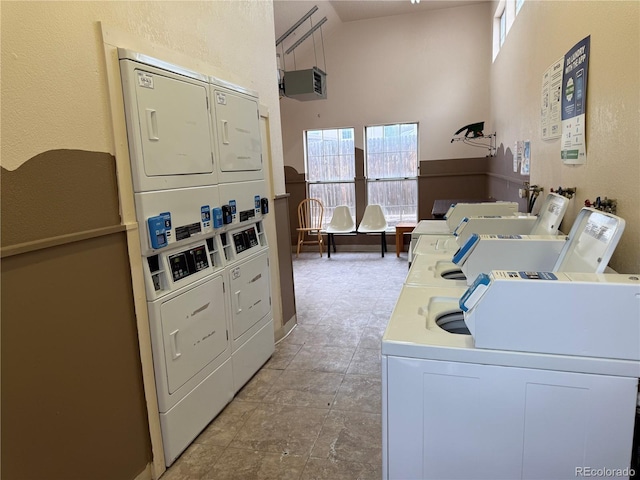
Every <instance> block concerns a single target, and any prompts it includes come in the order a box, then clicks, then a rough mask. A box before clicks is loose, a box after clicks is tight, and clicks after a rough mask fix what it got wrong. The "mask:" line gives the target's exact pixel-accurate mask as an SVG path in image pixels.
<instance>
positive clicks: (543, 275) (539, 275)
mask: <svg viewBox="0 0 640 480" xmlns="http://www.w3.org/2000/svg"><path fill="white" fill-rule="evenodd" d="M509 273H510V274H511V273H513V272H509ZM518 275H519V276H520V278H524V279H525V280H557V279H558V277H556V276H555V275H554V274H553V273H551V272H518ZM509 276H511V275H509Z"/></svg>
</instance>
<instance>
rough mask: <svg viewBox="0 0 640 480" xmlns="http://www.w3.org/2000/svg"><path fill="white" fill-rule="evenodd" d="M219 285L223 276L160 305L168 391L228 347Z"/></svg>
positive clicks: (171, 391) (222, 295) (178, 386)
mask: <svg viewBox="0 0 640 480" xmlns="http://www.w3.org/2000/svg"><path fill="white" fill-rule="evenodd" d="M222 284H223V281H222V277H221V276H218V277H216V278H213V279H211V280H209V281H207V282H206V283H204V284H202V285H199V286H197V287H195V288H193V289H191V290H188V291H186V292H184V293H183V294H181V295H178V296H176V297H174V298H172V299H171V300H168V301H166V302H164V303H163V304H162V306H161V309H160V311H161V315H162V336H163V348H164V361H165V365H166V375H167V385H168V389H169V394H172V393H174V392H175V391H176V390H177V389H178V388H180V387H181V386H182V385H184V384H185V383H186V382H187V381H188V380H189V379H191V378H192V377H193V376H194V375H195V374H196V373H198V372H199V371H200V370H202V369H203V368H204V367H205V366H206V365H208V364H209V363H210V362H212V361H213V360H214V359H215V358H216V357H217V356H218V355H220V354H221V353H223V352H224V351H225V349H226V348H227V330H226V317H225V310H224V292H223V285H222Z"/></svg>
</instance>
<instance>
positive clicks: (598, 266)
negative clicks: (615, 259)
mask: <svg viewBox="0 0 640 480" xmlns="http://www.w3.org/2000/svg"><path fill="white" fill-rule="evenodd" d="M624 227H625V221H624V220H623V219H622V218H620V217H618V216H616V215H613V214H611V213H606V212H602V211H599V210H595V209H593V208H589V207H584V208H583V209H582V210H580V213H579V214H578V217H577V218H576V221H575V222H574V224H573V227H571V231H570V232H569V240H568V241H567V242H566V243H565V245H564V248H563V249H562V251H561V252H560V256H559V257H558V261H557V262H556V264H555V266H554V268H553V271H554V272H585V273H603V272H604V270H605V268H606V267H607V264H608V263H609V260H610V259H611V256H612V255H613V252H614V251H615V249H616V246H617V245H618V242H619V241H620V237H621V236H622V232H623V231H624Z"/></svg>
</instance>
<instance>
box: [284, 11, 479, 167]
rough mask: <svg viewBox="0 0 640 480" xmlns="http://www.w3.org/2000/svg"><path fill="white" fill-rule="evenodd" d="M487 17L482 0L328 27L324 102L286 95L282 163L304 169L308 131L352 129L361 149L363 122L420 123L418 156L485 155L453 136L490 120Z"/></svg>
mask: <svg viewBox="0 0 640 480" xmlns="http://www.w3.org/2000/svg"><path fill="white" fill-rule="evenodd" d="M286 3H287V5H289V4H291V5H292V6H291V8H294V7H295V5H296V4H299V3H303V4H307V5H308V2H297V1H294V2H286ZM288 8H289V7H288ZM307 9H308V7H307ZM302 10H304V11H303V12H302V13H304V12H305V11H306V9H305V8H304V6H303V8H302ZM488 14H489V4H486V3H485V4H477V5H472V6H464V7H454V8H447V9H442V10H433V11H428V12H422V13H417V14H412V15H397V16H393V17H386V18H376V19H372V20H362V21H357V22H347V23H340V24H339V25H337V26H335V25H331V26H330V28H331V34H330V35H327V36H325V37H324V46H325V57H326V68H327V99H326V100H316V101H310V102H301V101H298V100H294V99H290V98H286V97H285V98H283V99H282V100H281V115H282V135H283V145H284V163H285V165H287V166H292V167H294V168H295V169H296V170H297V171H298V172H304V150H303V143H302V142H303V131H304V130H307V129H314V128H336V127H353V128H355V144H356V147H358V148H364V144H363V131H364V127H365V126H366V125H376V124H380V123H395V122H419V124H420V144H419V159H420V160H439V159H448V158H473V157H477V156H478V155H479V154H483V153H482V150H480V149H477V148H473V147H469V146H466V145H463V144H462V142H455V143H451V138H452V136H453V133H454V132H455V131H456V130H458V129H459V128H460V127H462V126H463V125H467V124H469V123H473V122H477V121H482V120H486V121H488V120H489V119H488V116H489V88H488V78H489V69H490V66H491V45H490V41H491V28H490V25H489V24H488V23H486V22H482V21H480V20H479V19H481V18H485V17H486V16H488ZM331 21H333V20H330V22H331ZM323 28H324V27H323ZM297 60H298V65H300V64H302V65H305V66H306V65H308V62H309V61H311V60H310V59H309V58H301V57H300V55H297ZM287 61H290V60H287ZM305 62H306V63H305ZM319 63H321V62H319ZM321 66H322V64H321ZM288 68H292V67H288ZM306 68H309V67H308V66H306ZM487 127H489V125H487Z"/></svg>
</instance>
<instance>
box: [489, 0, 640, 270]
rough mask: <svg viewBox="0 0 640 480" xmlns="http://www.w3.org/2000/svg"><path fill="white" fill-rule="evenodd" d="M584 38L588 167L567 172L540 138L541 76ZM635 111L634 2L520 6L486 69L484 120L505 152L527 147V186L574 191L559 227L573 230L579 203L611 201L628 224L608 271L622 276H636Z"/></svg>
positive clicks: (556, 143)
mask: <svg viewBox="0 0 640 480" xmlns="http://www.w3.org/2000/svg"><path fill="white" fill-rule="evenodd" d="M493 7H494V8H495V3H494V5H493ZM487 21H490V18H489V19H487ZM587 35H591V55H590V57H589V72H588V78H587V109H586V118H587V131H586V140H587V164H586V165H578V166H569V165H564V164H563V163H562V160H561V159H560V139H557V140H550V141H543V140H542V139H541V136H540V108H541V107H540V105H541V100H540V99H541V89H542V74H543V72H544V71H545V70H546V69H547V68H548V67H549V66H550V65H551V64H552V63H553V62H555V61H556V60H558V59H559V58H561V57H562V56H564V54H565V53H566V52H567V51H568V50H569V49H570V48H571V47H573V45H575V44H576V43H577V42H578V41H580V40H582V39H583V38H584V37H586V36H587ZM639 111H640V3H639V2H637V1H628V2H625V1H616V2H606V1H591V2H575V1H553V2H548V1H532V0H526V1H525V2H524V5H523V7H522V10H521V11H520V13H519V15H518V16H517V17H516V19H515V22H514V24H513V26H512V28H511V31H510V32H509V34H508V36H507V38H506V41H505V43H504V46H503V48H502V50H501V51H500V53H499V55H498V57H497V58H496V60H495V62H494V64H493V66H492V68H491V121H492V123H493V125H494V126H495V129H496V131H497V132H498V139H499V143H501V144H502V145H503V146H504V147H505V148H509V147H511V145H513V143H514V142H515V141H516V140H531V152H532V153H531V182H532V183H534V184H538V185H540V186H543V187H544V188H545V191H547V192H548V191H549V189H550V188H557V187H559V186H562V187H564V188H568V187H577V195H576V197H575V198H574V199H573V200H572V201H571V203H570V207H569V210H568V212H567V215H566V217H565V222H564V224H563V225H566V226H568V227H570V226H571V225H572V224H573V221H574V219H575V217H576V215H577V213H578V211H579V210H580V208H581V207H582V206H583V204H584V200H586V199H590V200H594V198H595V197H598V196H600V197H605V196H607V197H609V198H616V199H617V200H618V215H620V216H621V217H622V218H624V219H625V220H626V222H627V225H626V230H625V232H624V234H623V236H622V239H621V241H620V244H619V245H618V248H617V250H616V253H615V254H614V257H613V259H612V261H611V262H610V265H611V266H612V267H613V268H614V269H615V270H617V271H619V272H621V273H638V272H640V250H639V249H638V245H640V209H639V207H640V160H639V158H640V157H639V156H638V152H639V151H640V117H639V116H638V112H639ZM563 228H564V229H565V230H567V229H568V228H567V227H563Z"/></svg>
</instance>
